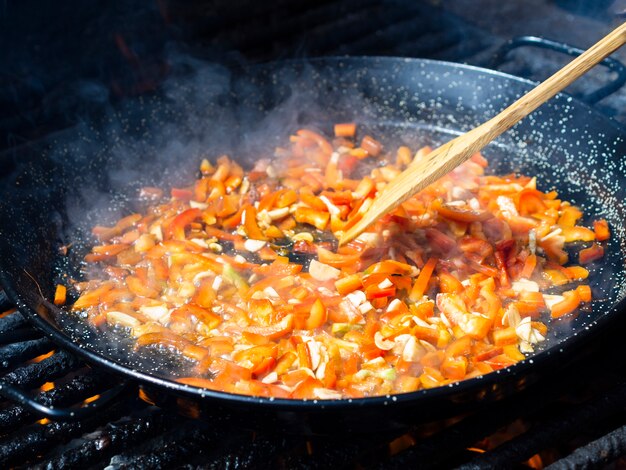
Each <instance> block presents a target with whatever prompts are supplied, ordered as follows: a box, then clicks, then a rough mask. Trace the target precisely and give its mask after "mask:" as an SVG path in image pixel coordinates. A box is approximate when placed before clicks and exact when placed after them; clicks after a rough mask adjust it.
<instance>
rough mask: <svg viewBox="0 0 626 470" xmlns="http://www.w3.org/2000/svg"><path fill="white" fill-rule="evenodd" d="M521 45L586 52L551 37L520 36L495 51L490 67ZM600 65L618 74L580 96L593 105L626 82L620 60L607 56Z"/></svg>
mask: <svg viewBox="0 0 626 470" xmlns="http://www.w3.org/2000/svg"><path fill="white" fill-rule="evenodd" d="M519 47H539V48H541V49H548V50H551V51H556V52H560V53H562V54H567V55H569V56H572V57H577V56H579V55H580V54H582V53H583V52H584V50H583V49H579V48H577V47H573V46H570V45H569V44H565V43H563V42H558V41H552V40H550V39H544V38H540V37H536V36H519V37H516V38H513V39H511V40H509V41H507V42H505V43H504V44H503V45H502V46H500V48H499V49H498V50H497V51H496V52H495V54H494V55H493V58H492V59H491V62H490V68H494V69H495V68H498V67H499V66H500V65H502V63H503V62H504V60H505V59H506V56H507V55H508V54H509V52H511V51H512V50H514V49H517V48H519ZM599 65H603V66H605V67H607V68H608V69H610V70H612V71H613V72H615V73H616V74H617V76H616V78H615V79H614V80H612V81H611V82H609V83H607V84H606V85H604V86H603V87H601V88H599V89H597V90H595V91H592V92H590V93H585V94H583V95H580V96H578V98H579V99H580V100H582V101H584V102H586V103H588V104H591V105H593V104H595V103H597V102H598V101H600V100H602V99H604V98H606V97H607V96H609V95H610V94H611V93H614V92H615V91H617V90H619V89H620V88H621V87H622V86H623V85H624V83H626V67H625V66H624V64H622V63H621V62H620V61H619V60H617V59H613V58H612V57H607V58H606V59H604V60H603V61H602V62H600V64H599Z"/></svg>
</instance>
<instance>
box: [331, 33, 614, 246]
mask: <svg viewBox="0 0 626 470" xmlns="http://www.w3.org/2000/svg"><path fill="white" fill-rule="evenodd" d="M624 43H626V23H623V24H622V25H621V26H619V27H618V28H616V29H615V30H613V31H612V32H611V33H609V34H608V35H607V36H605V37H604V38H603V39H602V40H600V41H599V42H597V43H596V44H594V45H593V46H591V47H590V48H589V49H588V50H586V51H585V52H584V53H583V54H581V55H580V56H578V57H577V58H576V59H574V60H573V61H571V62H570V63H569V64H567V65H566V66H565V67H563V68H562V69H561V70H559V71H558V72H556V73H555V74H554V75H552V76H551V77H550V78H548V79H547V80H546V81H544V82H543V83H541V84H539V85H537V86H536V87H535V88H533V89H532V90H531V91H529V92H528V93H526V94H525V95H524V96H522V97H521V98H520V99H518V100H517V101H516V102H515V103H513V104H512V105H511V106H509V107H508V108H506V109H505V110H504V111H502V112H501V113H500V114H498V115H497V116H495V117H494V118H492V119H490V120H489V121H487V122H485V123H483V124H481V125H480V126H478V127H476V128H474V129H472V130H471V131H469V132H467V133H466V134H463V135H461V136H459V137H457V138H455V139H453V140H451V141H450V142H448V143H446V144H444V145H442V146H441V147H438V148H437V149H435V150H433V151H432V152H431V153H429V154H428V155H427V156H425V157H424V158H423V159H422V160H420V161H419V162H416V163H414V164H412V165H410V166H409V167H408V168H407V169H406V170H404V171H403V172H402V173H400V174H399V175H398V176H397V177H396V178H394V179H393V180H392V181H391V182H390V183H389V184H388V185H387V186H386V187H385V189H384V190H383V191H382V193H381V194H379V195H378V196H377V197H376V198H375V199H374V202H373V203H372V206H371V207H370V209H369V210H368V211H367V213H366V214H365V215H364V216H363V218H362V219H361V220H360V221H359V222H358V223H356V224H355V225H354V226H352V227H351V228H350V229H349V230H347V231H346V232H345V233H344V234H343V236H341V239H340V240H339V244H340V245H343V244H344V243H347V242H349V241H350V240H352V239H354V238H355V237H357V236H358V235H359V234H360V233H361V232H363V230H365V229H366V228H367V227H369V226H370V225H371V224H372V223H374V222H375V221H376V220H378V219H380V218H381V217H382V216H383V215H385V214H387V213H389V212H390V211H392V210H393V209H395V208H396V207H397V206H398V205H400V204H401V203H403V202H404V201H406V200H407V199H408V198H410V197H411V196H413V195H414V194H415V193H417V192H419V191H421V190H422V189H424V188H425V187H426V186H428V185H429V184H431V183H434V182H435V181H437V180H438V179H439V178H441V177H442V176H444V175H445V174H447V173H449V172H450V171H452V170H453V169H454V168H456V167H457V166H458V165H460V164H461V163H463V162H464V161H465V160H467V159H468V158H470V157H471V156H472V155H473V154H474V153H476V152H478V151H479V150H481V149H482V148H483V147H485V145H487V144H488V143H489V142H491V141H492V140H493V139H495V138H496V137H498V136H499V135H500V134H502V133H503V132H504V131H506V130H507V129H509V128H510V127H512V126H513V125H514V124H516V123H517V122H518V121H520V120H521V119H522V118H524V117H526V116H527V115H528V114H530V113H531V112H533V111H534V110H535V109H537V108H538V107H539V106H541V105H542V104H543V103H544V102H546V101H548V100H549V99H550V98H552V97H553V96H554V95H556V94H557V93H558V92H559V91H561V90H563V89H564V88H565V87H567V86H568V85H569V84H571V83H572V82H573V81H575V80H576V79H578V78H579V77H580V76H581V75H583V74H584V73H586V72H587V71H588V70H589V69H590V68H592V67H593V66H594V65H596V64H597V63H598V62H600V61H601V60H602V59H604V58H605V57H606V56H608V55H609V54H611V53H612V52H614V51H615V50H617V49H619V48H620V47H621V46H622V45H624Z"/></svg>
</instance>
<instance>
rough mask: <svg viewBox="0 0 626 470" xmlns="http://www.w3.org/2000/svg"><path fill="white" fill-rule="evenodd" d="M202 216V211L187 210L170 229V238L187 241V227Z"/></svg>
mask: <svg viewBox="0 0 626 470" xmlns="http://www.w3.org/2000/svg"><path fill="white" fill-rule="evenodd" d="M201 216H202V211H201V210H200V209H187V210H186V211H183V212H181V213H180V214H178V215H177V216H176V217H175V218H174V220H173V221H172V223H171V224H170V226H169V227H168V230H167V234H168V235H169V238H174V239H176V240H185V227H186V226H187V225H189V224H190V223H192V222H193V221H194V220H196V219H199V218H200V217H201Z"/></svg>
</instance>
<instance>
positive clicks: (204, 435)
mask: <svg viewBox="0 0 626 470" xmlns="http://www.w3.org/2000/svg"><path fill="white" fill-rule="evenodd" d="M179 420H180V421H182V420H183V418H179ZM199 424H200V423H194V422H188V423H183V425H182V426H180V427H179V428H178V429H176V431H174V432H169V433H166V434H162V435H161V436H159V437H158V438H157V439H154V440H152V441H150V442H148V443H147V448H143V447H140V448H139V449H138V450H137V451H134V452H130V453H127V454H122V455H118V456H115V457H114V458H112V459H111V465H114V466H120V467H123V468H125V469H129V470H130V469H138V470H139V469H145V468H169V467H172V466H173V465H174V464H176V463H180V462H188V461H189V460H191V459H192V458H200V459H201V461H203V462H204V464H203V467H204V468H210V466H209V465H208V462H207V461H205V459H204V457H205V456H206V455H207V452H208V451H209V450H210V449H211V448H212V447H215V446H219V447H220V448H221V445H222V443H221V442H220V441H219V440H218V436H217V431H207V430H206V429H204V426H200V425H199Z"/></svg>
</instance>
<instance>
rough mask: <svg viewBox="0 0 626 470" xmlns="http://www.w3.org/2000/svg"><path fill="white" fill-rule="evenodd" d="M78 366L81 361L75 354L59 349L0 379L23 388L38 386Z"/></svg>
mask: <svg viewBox="0 0 626 470" xmlns="http://www.w3.org/2000/svg"><path fill="white" fill-rule="evenodd" d="M80 366H81V362H80V361H79V360H78V359H76V357H75V356H72V355H71V354H70V353H68V352H66V351H63V350H59V351H57V352H55V353H54V354H53V355H52V356H50V357H47V358H45V359H44V360H43V361H41V362H36V363H33V364H29V365H27V366H24V367H20V368H18V369H15V370H14V371H12V372H9V373H8V374H6V375H5V376H4V377H2V380H3V381H4V382H7V383H10V384H13V385H19V386H20V387H23V388H32V387H39V386H41V385H42V384H43V383H44V382H50V381H52V380H55V379H57V378H59V377H62V376H64V375H66V374H67V373H68V372H70V371H72V370H74V369H77V368H78V367H80Z"/></svg>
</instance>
